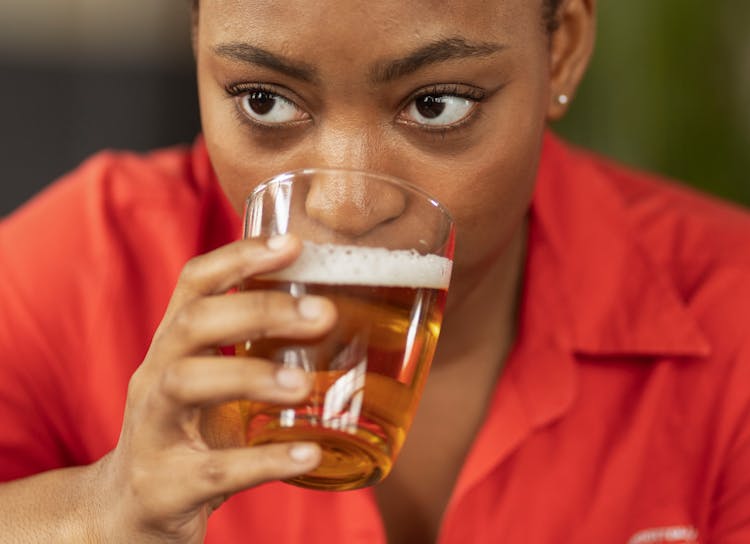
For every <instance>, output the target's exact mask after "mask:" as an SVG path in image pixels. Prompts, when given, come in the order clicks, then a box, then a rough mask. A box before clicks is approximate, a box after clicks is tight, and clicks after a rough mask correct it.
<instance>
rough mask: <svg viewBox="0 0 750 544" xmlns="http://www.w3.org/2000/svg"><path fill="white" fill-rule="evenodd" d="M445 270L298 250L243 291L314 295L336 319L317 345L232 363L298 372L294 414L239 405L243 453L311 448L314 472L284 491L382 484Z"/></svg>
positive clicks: (335, 249) (422, 261)
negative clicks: (304, 377)
mask: <svg viewBox="0 0 750 544" xmlns="http://www.w3.org/2000/svg"><path fill="white" fill-rule="evenodd" d="M450 267H451V261H450V260H449V259H446V258H444V257H440V256H437V255H426V256H424V255H419V254H418V253H417V252H415V251H402V250H395V251H389V250H385V249H380V248H360V247H348V246H333V245H315V244H309V243H306V244H305V248H304V250H303V253H302V255H301V256H300V258H299V259H298V260H297V261H296V262H295V263H294V264H293V265H292V266H291V267H289V268H287V269H285V270H283V271H281V272H279V273H277V274H274V275H271V276H266V277H262V278H256V279H254V280H252V281H250V282H248V283H247V285H245V286H244V288H246V289H277V290H283V291H286V292H290V293H292V294H294V295H299V296H301V295H304V294H309V295H318V296H324V297H327V298H328V299H329V300H331V301H332V302H333V303H334V304H335V305H336V308H337V311H338V322H337V325H336V327H335V328H334V330H333V331H332V332H331V333H330V334H328V335H326V336H325V337H324V338H322V339H318V340H316V341H308V342H299V341H296V342H290V341H289V340H282V339H261V340H255V341H252V342H247V343H246V344H243V345H239V346H237V350H236V351H237V354H238V355H247V356H252V357H262V358H266V359H269V360H272V361H276V362H278V363H279V364H283V365H288V366H295V367H299V368H303V369H305V370H306V371H308V372H309V373H311V374H312V375H313V376H314V385H313V388H312V392H311V394H310V396H309V398H308V399H307V400H306V401H305V402H303V403H302V404H300V405H298V406H294V407H289V406H280V405H274V404H269V403H262V402H249V401H241V402H240V403H237V405H236V406H235V408H234V409H235V410H236V414H235V418H236V420H237V421H241V422H242V424H244V429H245V433H246V434H245V437H244V438H245V443H246V444H247V445H258V444H265V443H268V442H286V441H298V440H304V441H314V442H317V443H319V444H320V446H321V447H322V450H323V457H322V461H321V463H320V466H319V467H318V468H316V469H315V470H313V471H312V472H309V473H307V474H304V475H302V476H299V477H297V478H292V479H291V480H289V483H292V484H296V485H300V486H303V487H309V488H314V489H327V490H345V489H355V488H358V487H363V486H368V485H372V484H375V483H377V482H379V481H380V480H382V479H383V478H385V476H387V475H388V473H389V472H390V470H391V467H392V464H393V462H394V460H395V458H396V456H397V455H398V452H399V450H400V449H401V446H402V445H403V442H404V438H405V436H406V433H407V431H408V429H409V426H410V425H411V422H412V419H413V416H414V412H415V410H416V407H417V403H418V401H419V397H420V395H421V391H422V386H423V385H424V381H425V378H426V376H427V372H428V370H429V366H430V363H431V361H432V356H433V353H434V350H435V345H436V342H437V338H438V334H439V331H440V322H441V319H442V312H443V308H444V304H445V296H446V289H447V285H448V279H449V277H450Z"/></svg>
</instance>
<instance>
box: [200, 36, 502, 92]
mask: <svg viewBox="0 0 750 544" xmlns="http://www.w3.org/2000/svg"><path fill="white" fill-rule="evenodd" d="M506 47H507V46H505V45H502V44H499V43H492V42H469V41H467V40H465V39H463V38H460V37H453V38H444V39H441V40H437V41H434V42H431V43H428V44H427V45H425V46H423V47H420V48H419V49H416V50H415V51H413V52H411V53H409V54H408V55H406V56H405V57H402V58H399V59H396V60H392V61H388V62H386V63H380V64H376V65H375V66H374V67H373V69H372V70H371V74H370V77H371V79H372V81H373V82H376V83H386V82H388V81H393V80H394V79H398V78H401V77H404V76H407V75H409V74H412V73H414V72H416V71H417V70H420V69H422V68H424V67H425V66H428V65H430V64H436V63H439V62H444V61H447V60H455V59H463V58H470V57H487V56H490V55H493V54H494V53H497V52H498V51H502V50H503V49H506ZM213 51H214V52H215V53H216V54H217V55H219V56H220V57H224V58H226V59H229V60H233V61H238V62H243V63H246V64H254V65H257V66H263V67H265V68H269V69H271V70H275V71H276V72H280V73H282V74H285V75H288V76H290V77H293V78H295V79H299V80H302V81H306V82H308V83H313V82H316V81H319V77H318V72H317V70H316V69H315V67H313V66H311V65H310V64H307V63H304V62H299V61H295V60H291V59H289V58H286V57H284V56H281V55H278V54H276V53H272V52H270V51H268V50H266V49H263V48H261V47H256V46H254V45H250V44H249V43H234V42H233V43H223V44H219V45H216V46H214V47H213Z"/></svg>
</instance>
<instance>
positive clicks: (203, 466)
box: [197, 456, 229, 487]
mask: <svg viewBox="0 0 750 544" xmlns="http://www.w3.org/2000/svg"><path fill="white" fill-rule="evenodd" d="M197 474H198V477H199V478H200V479H202V480H203V481H205V482H206V483H207V484H208V485H209V486H210V487H221V486H222V485H224V484H225V483H226V482H227V481H228V480H229V471H228V470H227V467H226V466H225V465H224V464H223V463H220V462H219V461H218V460H217V459H216V458H215V457H212V456H208V457H206V459H204V460H203V461H202V462H201V463H200V464H199V465H198V468H197Z"/></svg>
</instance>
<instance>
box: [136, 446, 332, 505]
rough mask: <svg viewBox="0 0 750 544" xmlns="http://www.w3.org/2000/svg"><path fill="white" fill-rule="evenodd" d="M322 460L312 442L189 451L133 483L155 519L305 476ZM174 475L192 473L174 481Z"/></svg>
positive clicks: (142, 501) (318, 450)
mask: <svg viewBox="0 0 750 544" xmlns="http://www.w3.org/2000/svg"><path fill="white" fill-rule="evenodd" d="M320 459H321V451H320V447H319V446H318V445H316V444H313V443H307V442H290V443H285V444H267V445H263V446H256V447H253V448H234V449H225V450H208V451H203V452H194V451H188V452H185V454H184V455H179V456H173V457H171V458H170V470H169V471H166V472H165V471H164V470H153V471H152V470H143V471H138V474H139V475H141V476H142V477H140V476H139V477H136V478H133V479H132V480H131V487H132V488H133V493H134V495H135V496H138V497H141V502H140V503H139V506H140V508H142V509H143V510H144V512H146V513H147V515H148V516H149V517H153V518H155V519H160V518H164V517H167V516H169V515H171V514H172V513H173V512H181V511H182V512H184V511H190V510H194V509H196V508H200V506H201V505H203V504H217V503H219V502H221V500H222V499H223V498H224V497H226V496H229V495H232V494H234V493H237V492H238V491H242V490H244V489H247V488H250V487H253V486H256V485H259V484H261V483H265V482H268V481H272V480H283V479H287V478H292V477H294V476H299V475H300V474H304V473H306V472H309V471H311V470H313V469H314V468H315V467H316V466H317V465H318V464H319V463H320ZM153 461H154V462H155V463H157V464H160V463H161V462H160V461H159V460H158V459H154V460H153ZM174 474H189V475H190V477H188V478H181V479H180V484H179V485H174V481H173V478H174ZM147 475H148V477H147Z"/></svg>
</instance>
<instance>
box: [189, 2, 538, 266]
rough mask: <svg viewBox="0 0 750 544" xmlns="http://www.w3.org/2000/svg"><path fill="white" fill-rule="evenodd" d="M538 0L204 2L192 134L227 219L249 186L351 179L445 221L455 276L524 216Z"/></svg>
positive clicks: (488, 252) (533, 137)
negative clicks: (394, 190)
mask: <svg viewBox="0 0 750 544" xmlns="http://www.w3.org/2000/svg"><path fill="white" fill-rule="evenodd" d="M542 19H543V17H542V0H535V1H532V0H462V1H461V2H445V1H440V0H411V1H409V2H404V1H403V0H378V1H377V2H373V1H371V0H315V1H314V2H312V1H309V0H202V1H201V4H200V16H199V18H198V23H197V27H196V30H195V41H196V43H195V47H196V54H197V63H198V82H199V92H200V104H201V113H202V120H203V130H204V134H205V139H206V144H207V146H208V150H209V153H210V156H211V160H212V163H213V166H214V168H215V170H216V173H217V176H218V179H219V180H220V183H221V185H222V187H223V190H224V192H225V193H226V195H227V196H228V198H229V200H230V201H231V202H232V204H233V206H234V207H235V209H236V210H237V211H238V212H239V211H241V210H242V207H243V204H244V200H245V198H246V196H247V195H248V194H249V193H250V192H251V190H252V189H253V187H254V186H255V185H256V184H257V183H258V182H260V181H262V180H264V179H266V178H269V177H271V176H273V175H274V174H277V173H279V172H282V171H287V170H293V169H297V168H302V167H346V168H355V169H364V170H371V171H376V172H380V173H384V174H389V175H391V176H396V177H399V178H402V179H405V180H408V181H410V182H412V183H413V184H416V185H419V186H421V187H423V188H424V189H425V190H426V191H428V192H429V193H431V194H433V195H434V196H435V197H436V198H437V199H439V200H440V201H441V202H442V203H443V204H445V205H446V206H447V207H448V209H449V210H450V211H451V212H452V214H453V216H454V218H455V220H456V225H457V246H456V247H457V254H456V266H457V267H472V266H476V265H479V264H481V263H483V262H484V261H486V260H487V259H488V258H490V257H492V256H494V255H497V254H498V253H499V252H502V249H503V247H504V246H505V245H506V244H507V243H508V240H509V239H510V238H511V237H512V236H513V234H514V233H515V232H518V230H519V226H520V225H521V224H522V223H523V217H524V215H525V213H526V210H527V208H528V205H529V201H530V195H531V193H532V188H533V182H534V179H535V173H536V169H537V163H538V158H539V153H540V146H541V140H542V134H543V130H544V127H545V122H546V118H547V115H548V110H549V106H550V102H551V92H552V91H551V88H550V41H549V36H548V34H547V32H546V29H545V27H544V24H543V20H542Z"/></svg>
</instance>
